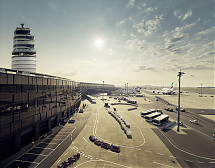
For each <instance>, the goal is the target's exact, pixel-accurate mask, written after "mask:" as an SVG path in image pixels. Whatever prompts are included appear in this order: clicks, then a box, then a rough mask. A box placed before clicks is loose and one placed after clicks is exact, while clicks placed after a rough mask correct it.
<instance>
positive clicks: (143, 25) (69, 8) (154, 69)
mask: <svg viewBox="0 0 215 168" xmlns="http://www.w3.org/2000/svg"><path fill="white" fill-rule="evenodd" d="M214 18H215V14H214V0H46V1H44V0H19V1H17V0H0V67H1V68H11V56H12V50H13V32H14V30H15V29H16V27H18V26H20V24H21V23H22V22H23V23H24V24H25V27H29V28H31V34H32V35H34V36H35V49H36V51H37V54H36V56H37V73H44V74H50V75H57V76H61V77H67V78H70V79H72V80H75V81H80V82H95V83H102V81H104V83H109V84H115V85H116V86H124V85H125V83H128V85H130V86H131V85H137V86H143V85H153V86H163V85H164V86H170V85H171V83H172V82H174V85H177V83H178V77H177V74H178V72H179V71H180V69H181V71H183V72H184V73H185V74H184V75H183V76H182V79H181V86H186V87H187V86H190V87H196V86H201V84H202V86H215V84H214V65H215V64H214V58H215V57H214V55H215V49H214V35H215V34H214V32H215V31H214V30H215V26H214Z"/></svg>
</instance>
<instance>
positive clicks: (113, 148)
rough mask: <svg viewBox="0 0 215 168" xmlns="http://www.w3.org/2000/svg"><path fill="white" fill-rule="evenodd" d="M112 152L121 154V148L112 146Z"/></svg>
mask: <svg viewBox="0 0 215 168" xmlns="http://www.w3.org/2000/svg"><path fill="white" fill-rule="evenodd" d="M110 150H111V151H113V152H117V153H119V152H120V147H119V146H115V145H113V144H111V146H110Z"/></svg>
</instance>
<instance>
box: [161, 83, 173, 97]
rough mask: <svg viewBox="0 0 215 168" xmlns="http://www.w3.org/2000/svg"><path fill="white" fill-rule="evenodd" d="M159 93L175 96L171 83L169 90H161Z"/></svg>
mask: <svg viewBox="0 0 215 168" xmlns="http://www.w3.org/2000/svg"><path fill="white" fill-rule="evenodd" d="M161 93H163V94H169V95H171V94H175V91H173V82H172V85H171V87H170V88H163V89H162V91H161Z"/></svg>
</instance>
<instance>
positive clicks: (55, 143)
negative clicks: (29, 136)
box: [42, 142, 58, 145]
mask: <svg viewBox="0 0 215 168" xmlns="http://www.w3.org/2000/svg"><path fill="white" fill-rule="evenodd" d="M42 143H45V144H57V145H58V143H52V142H50V143H48V142H42Z"/></svg>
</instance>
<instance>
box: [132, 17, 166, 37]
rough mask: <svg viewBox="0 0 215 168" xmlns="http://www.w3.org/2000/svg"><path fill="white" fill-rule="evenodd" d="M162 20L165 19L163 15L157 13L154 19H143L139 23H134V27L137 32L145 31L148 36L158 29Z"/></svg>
mask: <svg viewBox="0 0 215 168" xmlns="http://www.w3.org/2000/svg"><path fill="white" fill-rule="evenodd" d="M162 20H163V15H157V16H155V19H153V20H147V21H145V20H144V19H143V20H142V21H140V22H139V23H134V24H133V27H134V28H136V29H137V32H139V33H144V35H145V36H148V35H151V34H153V33H154V32H156V31H157V29H158V27H159V26H160V23H161V21H162Z"/></svg>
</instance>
